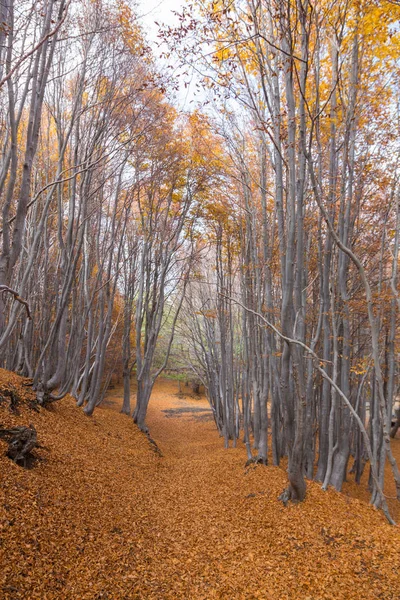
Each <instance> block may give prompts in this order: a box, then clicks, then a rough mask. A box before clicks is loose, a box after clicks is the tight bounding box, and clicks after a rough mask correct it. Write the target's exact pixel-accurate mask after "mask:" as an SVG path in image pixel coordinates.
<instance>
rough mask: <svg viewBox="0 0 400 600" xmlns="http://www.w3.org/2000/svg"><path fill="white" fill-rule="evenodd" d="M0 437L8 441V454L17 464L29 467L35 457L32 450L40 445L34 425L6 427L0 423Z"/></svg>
mask: <svg viewBox="0 0 400 600" xmlns="http://www.w3.org/2000/svg"><path fill="white" fill-rule="evenodd" d="M0 438H3V439H4V440H5V441H6V442H7V443H8V450H7V456H8V457H9V458H11V460H13V461H14V462H15V463H16V464H17V465H20V466H23V467H25V468H27V467H29V466H30V465H31V464H32V461H33V460H34V459H35V457H34V456H33V454H32V450H33V449H34V448H35V446H37V445H38V443H37V432H36V429H35V427H34V425H29V427H24V426H19V427H13V428H12V429H5V428H3V427H2V426H1V425H0Z"/></svg>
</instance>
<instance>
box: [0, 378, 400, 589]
mask: <svg viewBox="0 0 400 600" xmlns="http://www.w3.org/2000/svg"><path fill="white" fill-rule="evenodd" d="M10 385H11V386H14V387H15V389H17V390H19V391H20V392H21V390H22V393H23V394H25V396H26V398H27V399H29V395H30V391H29V388H23V387H21V382H20V380H19V378H17V377H16V376H15V375H12V374H9V373H7V372H5V371H0V396H1V390H2V389H4V388H5V387H10ZM176 387H177V386H176V384H174V383H169V382H163V383H161V384H160V385H159V386H158V387H157V388H156V390H155V393H154V395H153V397H152V401H151V407H150V412H149V418H148V423H149V425H150V429H151V435H152V437H153V438H154V439H155V440H156V441H157V443H158V445H159V447H160V448H161V450H162V453H163V456H162V457H161V456H159V455H158V454H157V453H156V452H154V448H153V446H152V445H151V444H150V443H149V441H148V439H147V438H146V437H145V436H144V435H143V434H141V433H140V432H139V431H137V429H136V428H135V427H134V425H133V423H132V422H131V419H130V418H128V417H126V416H123V415H121V414H119V412H118V410H119V405H120V399H118V398H117V396H118V394H115V395H114V397H112V398H111V399H110V401H109V402H108V403H107V405H106V406H104V407H102V408H99V409H98V410H97V411H96V412H95V415H94V417H93V418H87V417H85V416H84V415H83V413H82V412H81V411H80V410H79V409H77V408H76V407H75V406H74V403H73V401H72V400H71V399H69V398H66V399H64V400H63V401H61V402H59V403H56V404H54V405H53V406H52V407H51V408H50V409H48V410H41V412H40V413H36V412H35V411H33V410H32V409H30V408H29V407H27V406H25V405H24V406H20V407H19V412H20V415H19V416H17V415H14V414H12V413H11V412H10V411H9V408H8V404H7V399H6V400H5V401H2V402H1V401H0V423H2V424H3V425H10V424H17V423H18V424H24V425H28V424H29V423H33V424H34V425H35V427H36V429H37V431H38V438H39V441H40V443H41V444H42V446H44V447H43V448H40V449H39V450H37V454H38V455H40V457H41V460H40V461H39V462H38V463H37V464H36V466H35V467H34V468H33V469H31V470H24V469H23V468H21V467H19V466H17V465H14V464H13V463H12V462H11V461H10V460H9V459H7V458H6V457H5V456H4V453H5V449H6V445H5V444H4V443H3V442H1V443H0V468H1V494H0V598H4V599H17V598H25V599H29V600H31V599H32V600H33V599H40V600H46V599H49V600H50V599H57V600H59V599H61V600H67V599H69V598H71V599H77V600H78V599H79V600H84V599H93V600H94V599H100V598H104V599H109V600H111V599H112V600H114V599H115V600H118V599H134V598H145V599H157V600H164V599H185V600H190V599H193V600H202V599H203V600H211V599H213V598H221V599H226V600H233V599H246V600H251V599H254V598H260V599H263V600H267V599H274V600H283V599H286V598H290V599H296V600H298V599H307V598H308V599H309V600H311V599H312V600H317V599H322V598H331V599H335V600H336V599H346V600H348V599H352V598H358V599H376V598H387V599H398V598H399V597H400V534H399V529H398V528H394V527H390V526H389V525H387V524H386V523H385V520H384V518H383V516H382V514H381V513H380V512H378V511H376V510H374V509H373V508H371V507H370V506H369V505H368V504H367V503H366V502H364V501H362V500H358V499H354V498H352V497H350V495H349V493H350V492H351V493H356V492H357V490H356V491H355V492H354V491H353V488H352V487H351V486H350V487H349V488H348V489H347V493H345V494H339V493H336V492H334V491H328V492H325V493H324V492H322V491H321V489H320V487H319V486H318V485H317V484H315V483H309V485H308V493H307V499H306V501H305V502H304V503H303V504H301V505H297V506H294V505H292V506H288V507H287V508H284V507H283V506H282V504H281V503H280V502H278V500H277V496H278V495H279V493H280V492H281V491H282V489H283V488H284V486H285V482H286V475H285V472H284V469H280V468H274V467H263V466H257V467H256V468H254V467H251V468H247V469H245V468H244V463H245V452H244V449H243V447H242V446H240V447H239V448H237V449H233V450H230V451H226V450H224V449H223V447H222V446H223V445H222V442H221V440H220V438H219V437H218V435H217V433H216V431H215V428H214V424H213V422H212V421H211V420H210V419H209V413H208V412H207V410H199V409H207V405H206V403H205V402H204V401H202V400H194V399H190V398H179V397H178V396H177V395H176V392H177V389H176ZM193 407H194V408H195V409H196V410H195V411H191V410H189V409H191V408H193ZM182 409H183V410H182ZM164 411H167V412H164ZM399 444H400V440H395V442H394V447H395V451H396V453H397V455H398V454H399ZM362 494H363V492H361V496H362ZM398 517H400V514H398Z"/></svg>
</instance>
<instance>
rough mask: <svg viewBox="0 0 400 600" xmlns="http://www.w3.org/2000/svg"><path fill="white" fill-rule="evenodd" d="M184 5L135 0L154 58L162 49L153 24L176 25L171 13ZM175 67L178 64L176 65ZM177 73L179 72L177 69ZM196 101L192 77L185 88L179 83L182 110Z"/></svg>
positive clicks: (172, 0)
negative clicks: (159, 46) (158, 44)
mask: <svg viewBox="0 0 400 600" xmlns="http://www.w3.org/2000/svg"><path fill="white" fill-rule="evenodd" d="M184 4H185V0H137V5H138V16H139V19H140V23H141V25H142V27H143V29H144V31H145V32H146V34H147V39H148V40H149V42H150V45H151V46H152V50H153V53H154V56H155V57H156V58H157V57H159V55H160V53H161V52H162V48H158V47H157V43H158V42H159V39H158V37H157V33H158V26H157V25H156V24H155V22H156V21H157V23H159V24H160V25H162V24H166V25H178V22H179V21H178V19H177V18H176V16H175V15H174V14H173V12H172V11H176V12H181V8H182V7H183V5H184ZM164 50H165V48H164ZM177 65H178V62H177V63H176V66H177ZM177 72H179V68H178V69H177ZM179 81H180V80H179ZM196 100H199V98H198V97H197V98H196V97H195V94H194V77H193V76H192V77H191V84H190V85H189V86H188V87H187V88H185V87H184V86H183V82H181V86H180V91H179V92H178V95H177V102H178V104H179V106H180V108H181V109H182V110H189V109H190V108H194V104H195V103H196Z"/></svg>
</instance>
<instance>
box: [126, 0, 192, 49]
mask: <svg viewBox="0 0 400 600" xmlns="http://www.w3.org/2000/svg"><path fill="white" fill-rule="evenodd" d="M137 2H138V8H139V10H138V13H139V17H140V21H141V24H142V26H143V28H144V29H145V31H146V32H147V34H148V36H149V38H150V40H151V41H156V39H157V29H158V28H157V25H155V21H157V22H158V23H160V24H161V23H166V24H168V25H174V24H176V23H177V19H176V17H175V16H174V15H173V13H172V11H173V10H175V11H178V12H179V11H180V9H181V7H182V6H183V5H184V4H185V0H137Z"/></svg>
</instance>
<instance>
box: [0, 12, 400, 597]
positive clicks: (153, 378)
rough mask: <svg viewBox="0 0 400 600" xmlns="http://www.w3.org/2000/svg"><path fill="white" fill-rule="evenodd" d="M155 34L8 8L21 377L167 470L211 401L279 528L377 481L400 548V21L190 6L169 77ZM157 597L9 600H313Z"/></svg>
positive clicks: (2, 327)
mask: <svg viewBox="0 0 400 600" xmlns="http://www.w3.org/2000/svg"><path fill="white" fill-rule="evenodd" d="M140 10H141V9H140V6H138V5H136V4H135V3H134V2H130V0H40V1H33V0H2V2H1V3H0V13H1V15H0V154H1V161H0V208H1V217H0V220H1V224H0V367H1V368H2V369H4V370H6V371H8V372H13V373H15V374H16V375H18V376H20V377H22V378H23V379H21V381H25V382H26V383H25V384H24V385H26V386H28V387H29V390H30V392H29V393H31V394H32V400H30V402H31V403H33V404H34V406H35V407H36V410H38V411H41V413H40V414H47V413H46V411H47V412H48V414H49V415H50V416H49V418H53V416H52V415H53V413H52V411H54V410H62V411H65V410H66V409H64V408H63V409H59V408H58V407H60V406H64V403H65V402H66V401H71V399H73V400H72V405H71V406H73V407H74V410H75V411H77V409H76V407H78V408H79V411H78V412H76V414H79V415H82V416H79V418H80V419H86V418H87V417H90V418H92V419H95V418H96V415H98V414H99V415H100V414H102V413H101V411H102V410H103V407H104V406H106V405H107V402H108V398H109V395H110V390H113V389H115V387H116V386H117V388H118V390H120V391H121V393H120V400H121V402H120V406H119V407H118V408H119V410H120V411H121V412H122V415H123V416H120V415H118V411H114V413H113V414H114V418H115V427H116V428H117V427H118V428H121V427H122V430H123V431H124V427H128V424H129V426H130V427H132V430H131V431H134V432H135V434H134V435H133V434H132V435H133V438H132V440H133V439H139V438H135V437H134V436H136V435H139V434H140V435H143V434H144V435H145V438H144V439H146V437H147V439H148V440H149V441H150V442H151V443H152V444H153V446H154V447H155V449H156V450H157V449H158V446H157V443H158V442H159V441H160V440H159V439H158V438H157V436H156V435H155V432H158V431H159V430H160V432H161V433H160V435H161V438H162V436H163V435H164V434H163V433H162V428H161V429H160V426H159V425H157V423H156V425H155V431H153V428H152V425H151V422H148V415H149V411H150V410H151V407H152V402H153V398H155V400H154V402H155V404H157V398H156V396H157V394H156V395H155V396H154V390H155V389H158V388H157V386H159V385H161V384H162V382H163V381H164V382H169V383H166V384H165V385H167V386H170V385H172V383H171V382H175V383H176V386H177V387H178V386H179V392H181V391H182V389H183V388H184V389H188V385H189V386H191V388H192V391H194V392H196V393H197V394H195V396H198V392H199V391H204V395H205V397H206V399H207V402H208V404H207V405H204V406H203V405H201V407H202V408H199V409H198V410H199V411H202V410H204V411H206V410H207V406H209V409H208V410H210V418H211V419H212V420H211V421H210V423H212V425H213V430H214V431H215V432H216V433H217V436H218V444H219V445H220V446H221V450H222V451H223V452H224V454H223V455H221V456H223V457H224V458H221V461H228V464H229V465H230V464H231V463H230V462H229V461H232V460H233V459H232V458H229V457H230V456H238V455H237V454H235V453H236V452H237V450H238V448H239V449H243V453H242V454H241V455H240V456H241V458H240V464H241V467H242V468H243V467H244V465H246V469H247V470H257V473H262V472H264V471H262V470H263V469H264V466H268V468H269V467H270V466H273V467H277V468H280V469H281V470H282V469H283V472H284V475H285V477H284V479H285V480H286V483H285V482H284V481H283V485H282V487H281V489H280V490H277V493H276V494H275V495H274V497H273V500H274V501H276V502H277V506H278V507H279V510H280V511H285V510H290V509H291V508H290V507H292V506H294V505H297V504H298V503H303V501H305V502H304V511H305V512H304V514H307V498H308V497H309V494H311V495H312V494H317V492H314V491H313V490H315V489H316V487H315V486H317V487H318V490H321V488H322V491H323V492H327V494H326V498H330V497H331V496H329V495H328V493H331V492H332V488H333V489H334V490H336V491H337V492H341V491H342V490H343V487H344V486H345V485H346V483H347V482H349V481H352V482H354V483H355V484H356V486H359V487H360V488H361V487H362V488H363V490H364V492H365V494H368V497H369V502H370V503H371V504H372V505H373V507H375V508H376V509H379V511H382V512H383V515H384V517H385V519H386V522H388V523H390V524H391V525H396V518H397V517H396V515H397V514H398V502H399V501H400V466H399V460H400V451H399V444H398V443H397V440H398V439H399V435H398V431H399V430H400V387H399V386H400V363H399V358H400V327H399V315H400V285H399V273H398V271H399V245H400V62H399V60H400V2H397V0H188V1H187V2H186V4H184V5H183V7H182V8H181V9H179V10H177V11H176V13H175V16H176V24H175V25H166V24H162V23H157V26H158V27H159V33H158V40H159V42H158V44H159V47H161V49H162V56H161V58H160V56H159V55H157V56H156V52H155V48H154V47H153V45H152V43H150V42H149V39H148V36H147V33H146V31H145V28H144V27H143V25H142V24H141V18H140ZM177 64H178V65H179V67H178V68H177V67H176V65H177ZM182 90H183V91H182ZM185 90H186V91H187V92H186V93H188V94H190V96H189V97H190V98H193V99H192V101H191V102H189V104H186V108H185V109H182V108H180V101H179V98H180V96H181V95H182V93H185ZM187 106H192V107H193V108H190V109H188V108H187ZM9 377H14V375H11V374H10V375H9ZM12 381H14V380H13V379H12ZM15 381H16V380H15ZM18 381H20V380H18ZM160 382H161V383H160ZM18 385H19V384H18ZM0 387H1V386H0ZM15 389H16V388H15ZM168 389H169V388H168ZM1 394H3V396H1ZM1 394H0V396H1V398H3V399H4V397H5V396H7V397H8V396H10V393H7V394H6V393H5V392H4V390H3V391H1ZM10 397H11V396H10ZM171 406H172V405H171ZM71 410H72V409H71ZM104 410H105V409H104ZM183 410H184V409H182V411H183ZM188 410H189V409H188ZM190 410H192V409H190ZM194 410H195V409H193V411H194ZM74 414H75V413H74ZM107 414H108V413H107ZM207 414H208V413H207ZM167 416H168V415H167ZM29 418H30V417H29ZM68 418H70V417H68ZM71 418H72V417H71ZM99 418H100V417H99ZM27 419H28V417H26V419H25V420H24V425H27V424H28V420H27ZM32 419H33V417H32ZM121 419H124V421H122V420H121ZM1 421H2V422H3V423H4V422H8V421H7V419H4V418H3V416H2V417H1ZM32 422H33V421H32ZM86 422H87V423H90V420H87V421H85V423H86ZM94 422H95V421H94ZM132 422H133V423H132ZM168 422H169V421H168ZM171 422H172V420H171ZM121 423H126V425H121ZM90 426H91V425H82V427H90ZM135 426H136V427H135ZM199 426H200V425H199ZM32 427H33V426H32ZM66 427H67V426H66ZM110 427H111V425H110ZM157 427H158V428H159V429H157ZM192 427H193V428H194V425H193V426H190V427H189V426H188V428H189V429H190V430H191V428H192ZM3 429H4V428H3ZM60 431H61V430H60ZM3 433H4V435H3V437H7V435H9V434H7V432H6V430H4V431H3ZM1 434H2V431H1V427H0V437H1ZM121 435H122V434H121ZM193 435H196V433H193ZM210 435H211V434H210ZM182 436H184V432H183V431H182ZM38 437H39V441H40V431H39V430H38ZM153 438H154V439H153ZM140 439H141V438H140ZM34 441H35V442H36V430H35V440H34ZM60 443H61V442H60ZM93 443H94V442H93ZM125 443H126V444H127V445H128V446H129V442H125ZM132 443H133V442H132ZM138 443H139V442H138ZM167 443H169V442H167ZM161 446H162V445H161ZM39 447H40V446H39ZM216 447H217V446H216ZM171 448H173V443H172V441H171ZM213 448H214V446H213ZM161 450H162V447H161ZM172 451H173V450H172ZM214 451H215V452H218V451H217V450H215V449H214V450H213V452H214ZM160 452H161V451H160ZM210 452H211V450H210ZM204 453H205V454H207V450H206V446H205V449H204ZM218 456H219V455H218ZM14 458H15V457H14ZM204 460H206V457H205V458H204ZM210 460H211V457H210ZM246 461H247V462H246ZM221 464H222V462H221ZM40 468H42V467H40ZM227 468H228V467H227ZM271 472H272V471H271ZM266 473H267V471H266ZM268 473H269V471H268ZM257 477H258V475H257ZM260 477H261V475H260ZM271 477H272V476H271ZM265 478H266V479H265V481H266V482H268V475H267V474H266V475H265ZM258 485H261V484H260V483H259V484H258ZM387 486H389V488H390V490H392V491H391V494H392V495H390V494H389V495H388V492H387V489H389V488H388V487H387ZM364 492H363V493H364ZM260 493H261V492H260ZM268 493H269V492H268V491H267V492H266V494H268ZM319 493H320V492H319V491H318V494H319ZM393 494H394V495H393ZM278 497H279V501H278ZM334 497H335V498H336V496H334ZM318 498H319V496H318ZM332 498H333V496H332ZM285 507H286V508H285ZM302 510H303V509H302ZM288 514H289V513H288ZM290 514H292V513H290ZM293 514H295V513H293ZM379 514H381V513H380V512H379ZM293 518H294V517H293ZM399 518H400V513H399ZM382 522H384V519H383V518H382ZM393 531H396V529H393ZM393 535H397V534H393ZM397 548H398V546H397ZM11 587H12V586H11ZM4 589H6V588H4ZM7 589H8V588H7ZM10 589H11V588H10ZM16 589H17V588H16ZM140 589H142V588H140ZM143 589H144V588H143ZM143 589H142V592H140V590H139V592H138V594H139V595H137V596H134V595H131V596H129V595H126V596H124V595H123V594H122V592H121V595H118V594H117V593H116V592H115V595H113V593H112V592H111V595H105V596H100V595H98V596H95V595H88V596H84V595H79V594H77V595H73V593H72V592H71V595H68V594H67V593H65V596H63V595H62V593H61V595H58V596H57V595H55V596H51V595H49V596H45V595H40V593H39V592H38V595H37V596H35V595H33V594H32V595H29V593H27V595H18V593H16V592H15V595H14V596H12V595H10V596H4V597H7V598H8V597H10V598H20V597H21V598H22V597H23V598H34V597H35V598H36V597H37V598H45V597H46V598H47V597H49V598H53V597H54V598H56V597H58V598H60V597H65V598H67V597H68V598H69V597H71V598H78V597H79V598H83V597H88V598H100V597H107V598H125V597H126V598H128V597H129V598H130V597H132V598H136V597H137V598H142V597H143V598H152V597H154V598H169V597H171V598H174V597H175V598H180V597H182V598H198V599H200V598H203V597H204V598H214V597H215V598H225V597H226V598H234V597H237V598H242V597H243V598H253V597H254V598H255V597H260V598H265V599H266V598H267V597H271V598H284V597H285V598H286V597H287V598H300V597H306V596H303V595H298V594H299V593H298V592H296V593H295V592H293V594H294V595H287V596H285V595H283V594H282V592H280V595H275V596H274V595H271V596H267V595H266V594H265V595H261V596H257V595H254V596H253V595H246V594H244V595H243V596H242V595H239V593H238V595H236V596H235V595H234V594H233V593H232V591H231V592H224V593H226V595H224V593H222V592H220V595H218V594H217V595H212V593H211V590H209V591H208V592H204V596H203V595H201V594H200V592H198V593H197V594H196V593H194V594H193V595H190V594H189V593H188V592H186V595H185V594H183V595H182V596H180V595H179V594H178V592H174V595H171V596H169V595H168V594H167V593H164V592H162V591H160V590H158V591H157V593H156V592H154V593H155V595H154V596H152V595H151V594H152V592H150V591H147V595H146V593H144V592H143ZM390 589H391V591H390V592H388V593H387V595H379V596H378V595H374V596H373V595H371V596H369V595H359V596H352V595H349V592H347V595H346V594H345V595H344V596H341V595H340V594H339V592H338V593H337V595H333V596H323V595H318V593H317V592H315V595H310V598H315V599H317V598H323V597H332V598H341V597H343V598H352V597H360V598H370V597H371V598H372V597H375V598H377V597H382V598H397V597H398V596H397V594H396V591H395V589H393V588H392V587H391V588H390ZM397 589H398V588H397ZM7 593H10V594H11V593H12V590H11V592H10V591H8V592H7ZM21 593H22V592H21ZM58 593H60V592H58ZM104 593H105V592H104ZM371 593H372V592H371ZM43 594H44V592H43ZM157 594H158V595H157ZM163 594H164V595H163ZM296 594H297V595H296ZM390 594H393V595H390ZM0 595H1V592H0Z"/></svg>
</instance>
